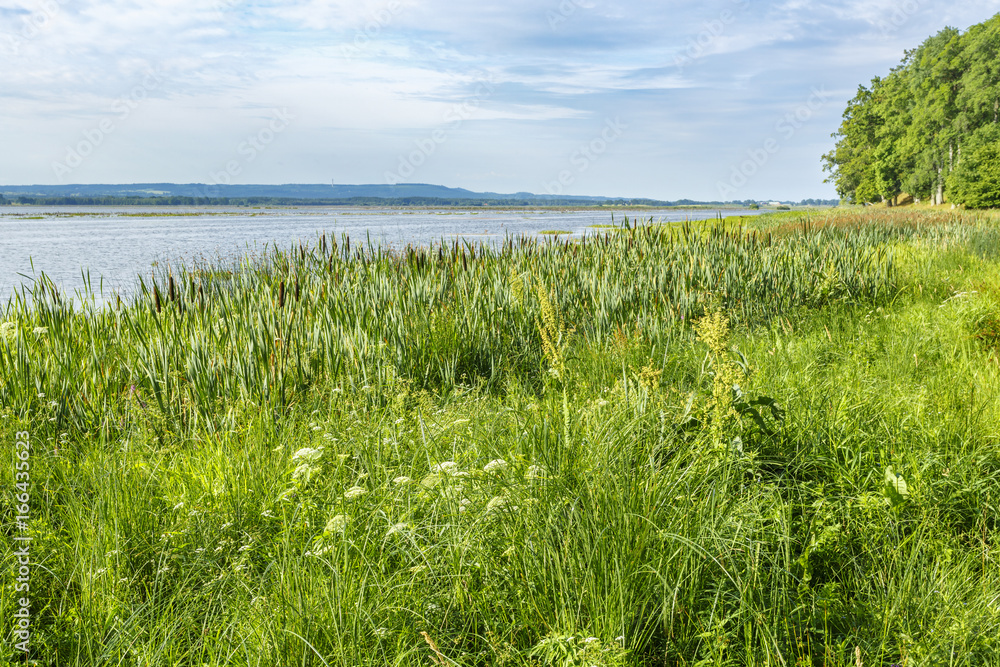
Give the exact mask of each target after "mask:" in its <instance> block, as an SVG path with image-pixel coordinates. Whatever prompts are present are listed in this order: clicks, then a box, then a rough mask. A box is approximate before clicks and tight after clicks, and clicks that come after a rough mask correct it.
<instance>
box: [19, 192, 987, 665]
mask: <svg viewBox="0 0 1000 667" xmlns="http://www.w3.org/2000/svg"><path fill="white" fill-rule="evenodd" d="M736 222H737V221H734V222H732V223H723V224H719V223H711V222H701V223H691V224H679V225H671V226H643V225H639V226H634V227H633V226H632V225H629V226H627V227H626V226H625V225H622V226H621V229H620V230H617V231H614V232H611V231H608V232H607V233H605V234H601V235H595V236H594V237H592V238H590V237H588V238H586V239H575V240H570V242H568V243H567V242H566V240H565V239H564V238H560V240H559V241H557V242H549V241H546V240H541V241H538V240H534V239H529V238H524V237H521V238H518V239H509V240H508V241H506V242H505V243H503V244H501V245H497V246H473V245H470V244H467V243H459V242H454V243H450V244H445V245H443V246H439V247H436V248H433V249H431V248H417V249H412V248H410V249H401V250H399V251H397V252H389V251H386V250H385V249H380V248H375V247H370V246H369V247H366V246H358V245H357V244H356V243H353V242H352V243H351V244H350V245H347V244H345V243H344V242H343V241H342V240H336V239H334V238H333V237H332V236H325V237H322V238H320V239H318V240H317V242H316V243H315V244H314V245H313V246H312V247H308V248H307V247H302V248H301V249H299V248H295V249H294V250H289V251H281V252H275V251H272V252H269V253H268V254H267V255H266V256H263V257H257V258H255V259H247V260H244V261H242V262H240V263H237V264H234V265H227V266H225V267H221V266H220V267H216V268H217V270H212V269H211V267H200V268H199V269H198V270H197V271H191V272H184V271H181V270H177V271H175V272H174V273H172V274H170V273H168V272H167V270H166V268H165V267H164V269H163V270H162V271H161V272H160V273H158V274H157V276H156V279H155V282H154V281H153V280H152V279H148V280H146V281H145V283H144V284H143V285H142V287H141V289H140V290H138V291H137V292H136V294H135V295H134V297H133V298H131V299H127V300H124V301H123V302H122V304H121V306H120V307H115V308H111V309H105V310H101V311H97V312H90V313H79V312H71V311H70V310H68V309H66V308H65V307H64V305H65V304H64V302H63V301H62V298H63V297H61V296H59V293H58V292H56V291H53V290H52V289H51V288H49V287H44V286H42V285H39V286H38V287H37V288H36V291H35V293H34V297H35V299H36V302H35V303H34V304H33V306H32V307H30V308H29V307H27V305H26V304H22V303H19V302H14V303H13V304H12V309H10V310H9V311H8V312H7V313H5V315H4V317H3V319H4V322H3V324H0V336H2V338H0V359H2V361H0V406H2V407H0V410H2V413H3V414H2V416H3V419H2V420H0V438H2V439H3V441H4V442H7V443H11V444H10V447H11V448H12V449H13V447H14V442H15V440H16V439H17V438H16V436H17V434H19V433H27V434H29V435H30V439H31V442H32V443H34V448H33V449H32V454H31V476H30V483H31V488H30V502H29V503H28V504H29V505H30V512H29V513H28V516H29V517H30V521H29V522H28V525H27V526H26V530H28V532H29V533H30V536H31V538H32V552H31V553H32V554H33V558H35V559H36V560H35V561H33V565H32V570H31V591H30V595H31V602H32V604H31V607H30V608H31V614H32V617H31V624H32V625H31V627H32V640H33V644H32V645H33V647H34V648H33V649H32V650H33V651H34V656H35V657H37V658H38V659H39V660H41V661H42V663H46V664H60V665H74V664H79V665H104V664H107V665H111V664H115V665H117V664H135V665H173V664H198V665H201V664H208V665H223V664H225V665H233V664H236V665H271V664H303V665H386V664H409V663H427V662H428V661H430V662H432V663H435V664H459V665H486V664H490V665H564V666H568V665H637V666H638V665H660V664H663V665H693V664H713V665H775V664H816V665H818V664H827V665H848V664H850V665H856V664H859V661H860V664H864V665H877V664H893V663H895V664H906V665H919V664H939V663H943V662H948V661H950V664H955V665H970V666H971V665H983V664H993V663H995V662H997V661H998V658H1000V644H998V643H997V641H996V640H995V639H994V638H995V637H998V636H1000V606H998V601H997V598H996V591H997V590H1000V575H998V569H997V567H996V562H995V558H996V546H997V545H996V532H995V531H996V520H997V516H998V508H997V502H998V493H997V489H998V488H1000V486H998V483H1000V447H998V444H1000V428H998V426H997V425H998V424H1000V399H998V396H1000V364H998V361H997V359H998V350H1000V278H998V276H1000V272H998V269H1000V266H998V264H1000V231H998V228H997V225H996V221H995V218H993V217H991V216H988V215H973V214H964V213H963V214H931V213H926V214H925V213H916V212H902V213H901V212H895V211H870V210H860V211H851V212H848V213H843V214H841V213H833V214H815V215H811V216H809V217H808V219H807V218H806V217H804V216H801V215H798V216H797V215H795V214H783V215H781V216H773V217H765V218H759V219H755V220H753V221H743V225H744V226H739V225H738V224H736ZM598 231H599V230H598ZM116 306H117V304H116ZM11 461H13V458H12V459H11ZM10 465H11V466H12V468H11V472H10V473H7V474H10V475H13V474H14V473H13V462H12V463H11V464H10ZM2 502H3V503H4V507H5V509H6V511H5V516H6V517H7V519H5V521H6V522H7V524H8V530H6V531H4V537H3V540H4V554H5V559H7V560H6V562H5V566H6V569H7V570H8V571H10V570H11V569H12V566H13V560H11V559H12V557H11V556H10V554H12V553H13V552H14V546H13V542H12V535H14V534H15V533H14V530H13V527H14V516H15V514H16V512H15V511H14V510H15V509H16V507H15V504H14V502H13V497H12V496H10V495H8V496H7V497H5V498H4V500H3V501H2ZM6 590H7V591H10V590H13V589H12V587H11V586H8V587H7V589H6ZM16 602H17V600H15V596H14V595H9V594H5V595H4V597H3V598H2V603H0V615H2V617H3V618H6V619H10V618H13V615H14V614H15V613H16V612H17V610H18V608H19V607H18V606H17V604H16Z"/></svg>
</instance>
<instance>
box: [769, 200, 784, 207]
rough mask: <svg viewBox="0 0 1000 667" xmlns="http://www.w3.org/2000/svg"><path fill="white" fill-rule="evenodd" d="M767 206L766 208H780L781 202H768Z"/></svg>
mask: <svg viewBox="0 0 1000 667" xmlns="http://www.w3.org/2000/svg"><path fill="white" fill-rule="evenodd" d="M767 205H768V206H781V202H780V201H769V202H767Z"/></svg>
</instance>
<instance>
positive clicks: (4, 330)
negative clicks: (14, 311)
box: [0, 322, 17, 340]
mask: <svg viewBox="0 0 1000 667" xmlns="http://www.w3.org/2000/svg"><path fill="white" fill-rule="evenodd" d="M15 336H17V323H16V322H4V323H3V324H0V338H2V339H4V340H13V339H14V337H15Z"/></svg>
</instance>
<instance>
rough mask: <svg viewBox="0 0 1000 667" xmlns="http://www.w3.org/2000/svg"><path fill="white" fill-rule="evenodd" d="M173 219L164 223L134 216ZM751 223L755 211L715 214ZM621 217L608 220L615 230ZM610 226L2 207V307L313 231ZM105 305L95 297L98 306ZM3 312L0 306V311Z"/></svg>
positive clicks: (470, 235) (528, 216)
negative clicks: (38, 287)
mask: <svg viewBox="0 0 1000 667" xmlns="http://www.w3.org/2000/svg"><path fill="white" fill-rule="evenodd" d="M143 213H160V214H162V213H173V214H177V215H175V216H171V217H141V214H143ZM722 213H723V215H751V214H754V213H756V211H723V212H722ZM716 214H717V212H716V211H704V210H690V211H684V210H676V209H673V210H667V211H649V212H644V213H643V214H642V217H643V218H649V217H650V216H652V218H653V219H654V220H662V221H664V222H675V221H681V220H684V219H685V218H689V219H691V220H701V219H705V218H712V217H715V216H716ZM620 220H621V214H619V213H616V214H615V221H616V222H620ZM610 223H611V213H610V212H609V211H594V210H586V211H449V210H441V211H433V210H420V211H412V210H405V209H404V210H390V209H370V208H369V209H344V208H336V209H325V208H319V209H317V208H309V209H278V210H254V209H246V208H240V209H237V208H233V209H220V208H212V209H198V208H183V207H180V208H174V207H164V208H160V207H157V208H155V209H150V208H121V207H116V208H95V207H74V206H51V207H29V206H0V304H5V303H6V302H7V300H8V299H9V297H10V296H11V295H12V294H13V292H14V291H20V289H21V286H22V285H25V286H28V287H30V285H31V284H32V282H33V281H34V279H35V278H37V277H38V276H39V275H40V274H41V273H42V272H44V273H45V275H47V276H48V277H50V278H52V279H53V280H54V281H55V282H56V284H58V285H60V286H61V287H62V289H63V291H64V292H69V293H73V292H75V291H77V290H79V289H80V288H82V287H83V285H84V282H83V275H84V273H86V272H89V275H90V280H91V284H92V285H93V288H94V290H95V291H98V290H99V289H101V290H102V291H103V294H104V295H105V296H107V297H110V295H111V294H112V293H114V292H116V291H117V292H121V293H123V294H125V293H128V292H129V291H130V290H131V289H132V288H133V287H134V285H135V281H136V276H138V275H145V276H148V275H149V273H150V271H151V269H152V267H153V266H155V265H157V264H158V265H161V266H162V265H164V264H173V265H179V264H192V263H195V262H198V261H201V260H204V259H220V258H221V259H235V258H236V257H238V256H240V255H243V254H247V253H254V252H257V253H259V252H261V251H263V249H264V245H265V244H269V245H273V244H277V246H278V247H280V248H287V247H291V246H293V245H297V244H298V243H299V242H300V241H301V242H303V243H310V242H314V241H315V240H316V239H317V237H318V236H319V235H320V234H321V233H324V232H325V233H326V234H327V235H328V236H331V235H335V236H337V237H339V236H340V235H342V234H348V235H349V236H350V238H351V240H352V242H354V243H358V242H363V241H364V240H365V239H366V237H367V238H370V239H371V241H372V242H373V243H378V244H381V245H384V246H389V247H403V246H406V245H407V244H413V245H429V244H433V243H436V242H439V241H442V240H445V241H450V240H453V239H454V238H456V237H464V238H467V239H469V240H470V241H474V242H483V243H498V242H500V241H502V240H503V239H504V238H505V237H506V236H507V235H518V234H527V235H534V234H538V233H539V232H541V231H544V230H563V231H570V232H572V233H573V234H574V235H577V236H579V235H582V234H587V233H597V232H598V231H599V230H596V229H592V228H591V226H592V225H605V224H610ZM100 300H103V299H100ZM0 307H2V306H0Z"/></svg>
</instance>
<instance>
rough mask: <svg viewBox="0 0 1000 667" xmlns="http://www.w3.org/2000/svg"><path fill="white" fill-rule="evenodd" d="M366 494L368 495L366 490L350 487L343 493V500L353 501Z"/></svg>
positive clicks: (359, 487) (360, 487)
mask: <svg viewBox="0 0 1000 667" xmlns="http://www.w3.org/2000/svg"><path fill="white" fill-rule="evenodd" d="M366 493H368V489H366V488H364V487H362V486H352V487H351V488H349V489H348V490H347V491H344V500H354V499H355V498H360V497H361V496H363V495H365V494H366Z"/></svg>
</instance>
